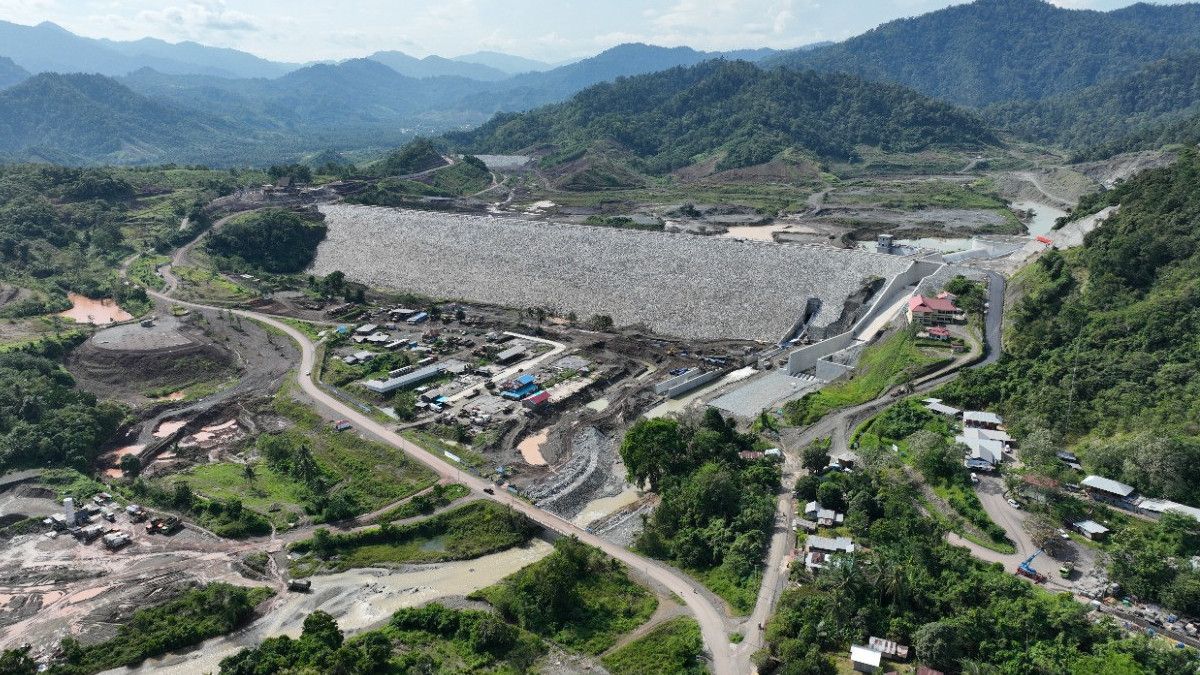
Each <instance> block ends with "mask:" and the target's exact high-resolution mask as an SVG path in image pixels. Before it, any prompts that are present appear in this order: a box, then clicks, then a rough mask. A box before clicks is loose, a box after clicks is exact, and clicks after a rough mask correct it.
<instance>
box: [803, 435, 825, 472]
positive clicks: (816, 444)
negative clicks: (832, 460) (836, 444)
mask: <svg viewBox="0 0 1200 675" xmlns="http://www.w3.org/2000/svg"><path fill="white" fill-rule="evenodd" d="M829 446H830V440H829V439H828V438H823V439H817V440H815V441H813V442H812V443H809V444H808V445H807V446H806V447H805V448H804V453H803V455H802V457H801V462H800V463H801V464H802V465H803V466H804V468H805V469H808V470H809V471H811V472H813V473H819V472H820V471H821V470H822V469H824V468H825V467H827V466H829Z"/></svg>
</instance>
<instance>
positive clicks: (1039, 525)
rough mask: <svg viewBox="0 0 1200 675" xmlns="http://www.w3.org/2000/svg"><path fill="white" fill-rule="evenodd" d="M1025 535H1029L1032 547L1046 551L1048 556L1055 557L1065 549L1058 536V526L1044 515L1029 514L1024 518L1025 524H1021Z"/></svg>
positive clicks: (1052, 519) (1048, 516)
mask: <svg viewBox="0 0 1200 675" xmlns="http://www.w3.org/2000/svg"><path fill="white" fill-rule="evenodd" d="M1021 527H1022V528H1024V530H1025V532H1026V534H1028V535H1029V538H1030V540H1031V541H1033V545H1034V546H1038V547H1040V548H1044V549H1046V552H1047V553H1049V554H1050V555H1053V556H1055V557H1057V554H1058V553H1060V552H1061V551H1062V550H1063V549H1064V548H1065V547H1064V546H1063V544H1064V543H1065V542H1063V540H1062V539H1061V538H1060V537H1059V536H1058V524H1057V523H1056V522H1055V521H1054V518H1053V517H1051V516H1050V515H1049V514H1046V513H1030V514H1028V515H1027V516H1025V522H1023V523H1022V524H1021Z"/></svg>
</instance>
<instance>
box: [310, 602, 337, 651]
mask: <svg viewBox="0 0 1200 675" xmlns="http://www.w3.org/2000/svg"><path fill="white" fill-rule="evenodd" d="M300 639H301V640H306V641H311V642H314V643H316V644H320V645H324V646H325V647H328V648H329V649H337V648H338V647H341V646H342V640H344V639H345V638H344V636H343V635H342V629H341V628H339V627H338V625H337V621H335V620H334V619H333V617H332V616H330V615H329V614H328V613H326V612H323V611H321V610H317V611H315V612H313V613H312V614H309V615H308V616H307V617H305V619H304V629H303V631H302V632H301V634H300Z"/></svg>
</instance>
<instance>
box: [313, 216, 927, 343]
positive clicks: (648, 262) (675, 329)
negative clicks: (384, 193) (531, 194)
mask: <svg viewBox="0 0 1200 675" xmlns="http://www.w3.org/2000/svg"><path fill="white" fill-rule="evenodd" d="M321 209H322V211H323V212H324V213H325V214H326V216H327V219H326V224H327V225H328V226H329V235H328V237H327V239H326V240H325V242H324V243H322V244H321V246H320V249H319V251H318V255H317V260H316V263H315V264H314V268H313V270H312V271H313V272H314V273H315V274H328V273H329V272H332V271H334V270H341V271H342V272H345V273H346V274H347V275H348V276H349V277H351V278H353V279H356V280H359V281H362V282H364V283H367V284H371V285H373V286H378V287H385V288H393V289H398V290H406V291H412V292H416V293H420V294H422V295H427V296H430V297H437V298H462V299H464V300H468V301H473V302H481V303H488V304H495V305H501V306H506V307H518V308H526V307H547V308H550V309H552V310H556V311H560V312H562V313H567V312H575V313H576V314H577V315H578V316H580V317H581V318H586V317H589V316H592V315H595V314H604V315H608V316H611V317H612V318H613V320H614V321H615V322H616V324H617V325H634V324H641V325H645V326H648V327H650V328H651V329H653V330H655V331H657V332H660V333H663V334H666V335H674V336H679V337H684V338H699V339H709V338H734V339H751V340H763V341H775V340H778V339H780V337H781V336H782V335H783V334H784V333H785V332H787V331H788V330H789V329H790V328H791V327H792V325H793V324H794V323H795V322H796V320H797V318H798V317H800V316H801V315H803V313H804V310H805V307H806V305H807V303H808V300H809V298H814V297H815V298H819V299H820V301H821V306H822V307H824V308H826V309H825V310H823V311H822V312H821V313H820V314H819V315H818V316H817V317H816V318H815V319H814V321H813V322H812V325H813V326H815V327H820V326H822V325H825V324H828V323H831V322H833V321H835V320H836V319H837V318H838V317H837V311H838V310H840V308H841V307H842V306H843V303H844V301H845V299H846V298H847V297H848V296H850V295H851V294H853V293H854V292H856V291H857V290H859V289H861V288H862V287H863V285H864V284H866V283H867V281H868V280H869V279H871V278H876V277H883V278H891V277H892V276H894V275H896V274H899V273H900V272H901V271H903V270H904V269H905V268H906V267H907V266H908V265H909V261H908V260H904V259H901V258H897V257H895V256H887V255H879V254H874V253H868V252H864V251H853V250H843V249H833V248H829V247H822V246H809V245H779V244H770V243H763V242H748V241H739V240H735V239H724V238H713V237H701V236H692V235H682V234H669V233H663V232H648V231H631V230H620V229H616V228H605V227H590V226H586V225H566V224H558V223H545V222H530V221H524V220H518V219H511V218H493V217H485V216H470V215H461V214H449V213H432V212H425V211H409V210H401V209H388V208H379V207H367V206H346V205H328V206H322V207H321Z"/></svg>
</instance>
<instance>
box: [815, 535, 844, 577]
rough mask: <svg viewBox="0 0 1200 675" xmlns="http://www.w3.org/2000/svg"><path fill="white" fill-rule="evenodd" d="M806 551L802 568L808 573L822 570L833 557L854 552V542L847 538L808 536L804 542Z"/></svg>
mask: <svg viewBox="0 0 1200 675" xmlns="http://www.w3.org/2000/svg"><path fill="white" fill-rule="evenodd" d="M804 547H805V549H806V551H807V553H805V555H804V566H805V567H807V568H808V569H809V570H810V571H813V572H815V571H817V570H819V569H823V568H824V567H825V566H826V565H828V564H829V562H830V559H831V558H832V557H833V556H836V555H839V554H843V553H853V552H854V542H853V541H852V540H851V539H850V538H849V537H836V538H830V537H821V536H818V535H815V534H813V535H809V537H808V539H806V540H805V542H804Z"/></svg>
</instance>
